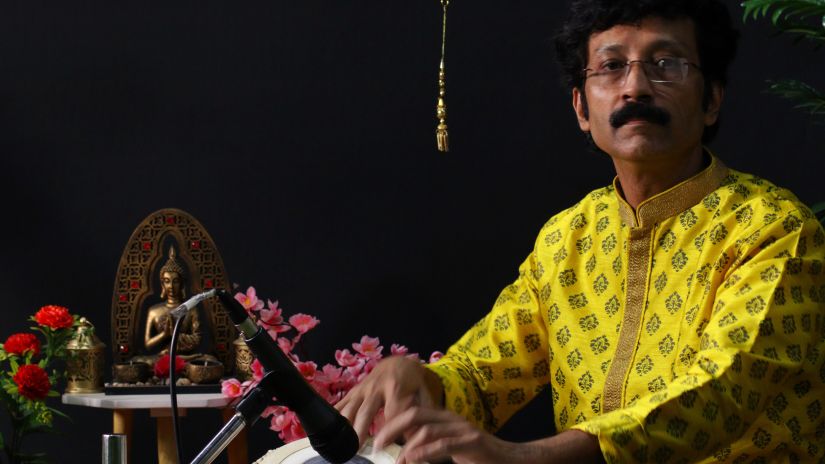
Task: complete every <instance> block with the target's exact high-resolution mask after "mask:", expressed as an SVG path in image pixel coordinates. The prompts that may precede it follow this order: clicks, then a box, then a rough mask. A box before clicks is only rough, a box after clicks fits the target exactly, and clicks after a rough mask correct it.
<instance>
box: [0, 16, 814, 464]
mask: <svg viewBox="0 0 825 464" xmlns="http://www.w3.org/2000/svg"><path fill="white" fill-rule="evenodd" d="M560 3H561V2H548V1H536V0H533V1H526V0H508V1H506V2H502V1H492V0H473V1H472V2H454V3H453V5H452V6H451V10H450V13H451V14H450V18H449V26H448V27H449V31H448V36H449V38H448V44H447V53H448V58H447V78H448V89H447V90H448V105H449V120H448V122H449V125H450V135H451V143H452V149H453V150H452V151H451V152H450V153H449V154H442V153H438V152H437V151H436V150H435V136H434V131H435V125H436V121H435V118H434V113H435V95H436V90H437V88H436V87H437V86H436V82H437V79H436V77H437V63H438V58H439V51H440V21H441V16H440V5H439V2H437V1H435V0H430V1H427V2H423V1H390V0H358V1H347V0H326V1H319V0H299V1H291V2H286V1H280V0H254V1H252V0H250V1H245V2H231V3H230V2H220V1H212V0H197V1H175V2H153V1H148V2H147V1H120V2H116V1H107V2H90V1H81V0H73V1H63V2H47V1H39V0H26V1H4V2H2V3H0V157H1V158H2V169H1V170H0V188H2V189H3V192H4V194H3V196H2V198H3V210H2V211H3V212H2V218H3V225H2V227H0V234H1V235H0V240H2V242H0V243H2V245H3V249H2V254H0V256H2V258H0V289H1V290H2V294H3V295H4V301H3V303H2V305H0V308H2V309H0V311H2V321H3V324H2V327H3V330H2V333H0V338H3V339H4V338H5V337H6V336H8V335H9V334H11V333H12V332H14V331H18V330H23V329H25V328H26V327H27V326H28V324H27V323H26V322H25V320H26V319H27V318H28V317H29V316H30V315H31V314H33V313H34V312H35V311H36V310H37V309H38V308H39V307H40V306H42V305H45V304H60V305H65V306H68V307H69V308H70V309H71V310H72V312H74V313H79V314H82V315H85V316H87V317H89V318H90V319H91V320H92V321H93V322H95V323H96V324H97V326H98V327H101V328H104V329H103V330H100V332H101V337H102V338H103V341H104V342H106V343H107V345H109V346H111V344H110V341H109V339H108V337H109V334H108V333H107V332H108V327H109V315H110V309H111V308H110V304H111V295H112V285H113V282H114V276H115V271H116V266H117V264H118V260H119V258H120V255H121V252H122V250H123V247H124V245H125V244H126V241H127V239H128V238H129V236H130V234H131V233H132V230H133V229H134V228H135V227H136V226H137V224H138V223H139V222H140V221H141V220H142V219H143V218H144V217H146V216H147V215H149V214H150V213H151V212H153V211H155V210H158V209H161V208H167V207H175V208H180V209H183V210H185V211H188V212H190V213H191V214H193V215H194V216H195V217H196V218H198V219H199V220H200V222H201V223H202V224H203V225H204V226H205V227H206V228H207V229H208V230H209V232H210V233H211V235H212V236H213V238H214V239H215V241H216V244H217V246H218V248H219V250H220V252H221V254H222V256H223V260H224V263H225V265H226V267H227V270H228V273H229V276H230V278H231V280H232V281H233V282H235V283H238V284H239V285H240V286H241V287H243V288H246V287H247V286H249V285H254V286H255V287H257V289H258V293H259V294H260V295H261V296H264V297H268V298H270V299H278V300H280V302H281V304H282V306H283V307H284V308H285V310H286V312H287V313H289V314H294V313H297V312H304V313H309V314H313V315H315V316H317V317H318V318H320V320H321V325H320V326H319V327H318V328H317V329H316V330H315V331H314V332H312V333H311V335H309V336H308V337H307V340H306V341H307V349H308V351H309V354H310V358H311V359H312V360H315V361H316V362H318V363H319V364H322V363H326V362H334V359H333V353H334V350H335V349H336V348H343V347H349V345H350V344H351V343H352V342H354V341H357V340H358V339H360V337H361V335H362V334H369V335H372V336H379V337H380V338H381V341H382V342H383V345H384V346H385V348H386V349H387V350H389V345H390V344H391V343H394V342H395V343H402V344H405V345H407V346H409V347H410V348H411V349H412V350H413V351H417V352H420V353H425V354H429V353H430V352H431V351H433V350H442V351H443V350H445V349H446V348H447V347H448V346H449V344H450V343H451V342H452V341H454V340H455V339H457V337H458V336H459V335H460V334H461V333H462V331H463V330H464V329H465V328H467V327H468V326H469V325H470V324H471V323H472V322H474V321H475V320H477V319H478V318H480V317H481V316H482V315H483V314H484V313H485V312H486V311H487V309H488V308H489V307H490V306H491V302H492V301H493V300H494V298H495V296H496V295H497V293H498V291H499V289H500V288H502V287H503V286H504V285H506V284H508V283H509V282H510V281H511V280H512V279H514V278H515V276H516V270H517V266H518V264H519V263H520V262H521V261H522V259H523V258H524V256H526V255H527V253H528V252H529V251H530V249H531V247H532V243H533V240H534V237H535V234H536V233H537V231H538V230H539V228H540V227H541V225H542V224H543V223H544V221H545V220H546V219H547V218H549V217H550V216H551V215H552V214H553V213H555V212H557V211H559V210H560V209H563V208H565V207H567V206H569V205H570V204H572V203H573V202H575V201H577V200H578V199H579V198H580V197H581V196H582V195H584V194H585V193H586V192H588V191H590V190H592V189H594V188H597V187H600V186H603V185H605V184H607V183H608V182H610V180H611V178H612V165H611V164H610V162H609V160H607V159H606V158H605V157H603V156H602V155H596V154H593V153H591V152H590V151H589V150H588V148H587V145H586V143H585V140H584V137H583V136H582V135H581V134H580V132H579V130H578V127H577V125H576V122H575V118H574V116H573V114H572V111H571V108H570V96H569V94H568V92H567V91H566V90H564V89H563V88H562V87H561V85H560V83H559V76H558V72H557V70H556V68H555V63H554V58H553V52H552V47H551V40H550V37H551V35H552V32H553V31H554V30H555V29H556V28H557V27H558V25H559V24H560V21H561V19H562V18H563V16H564V14H565V7H564V6H563V5H560ZM566 3H567V2H565V3H564V4H565V5H566ZM736 3H738V2H736ZM736 3H734V2H730V5H731V9H732V11H734V16H735V18H736V20H737V22H739V18H740V17H741V10H740V8H739V7H738V6H736ZM742 33H743V37H742V41H741V47H740V53H739V58H738V61H737V63H736V64H735V66H734V68H733V69H732V74H731V80H730V85H729V87H728V90H727V95H726V103H725V106H724V110H723V113H722V129H721V132H720V134H719V137H718V139H717V140H716V141H715V142H714V143H713V144H712V148H713V149H714V151H715V152H716V153H717V154H718V155H719V156H720V157H721V158H722V159H723V160H724V161H725V162H726V163H727V164H728V165H730V166H731V167H733V168H736V169H740V170H746V171H750V172H755V173H759V174H761V175H762V176H764V177H767V178H768V179H770V180H773V181H774V182H776V183H778V184H780V185H783V186H787V187H789V188H791V189H792V190H794V191H795V192H796V193H797V195H798V196H799V197H800V198H801V199H802V200H803V201H805V202H808V203H813V202H816V201H818V200H820V199H825V193H824V192H822V188H821V185H820V184H819V183H818V181H819V180H820V179H821V177H822V175H821V170H822V166H823V162H822V161H821V158H820V157H821V156H822V154H823V153H822V150H823V142H825V135H824V134H823V131H822V126H821V125H815V124H812V123H811V122H810V121H809V119H808V118H807V116H806V115H804V114H802V113H800V112H797V111H794V110H792V108H791V106H792V105H791V104H789V103H788V102H786V101H783V100H781V99H778V98H776V97H773V96H770V95H767V94H765V93H764V89H765V87H766V85H765V80H766V79H770V78H779V77H800V78H804V79H805V80H807V81H809V82H810V83H812V84H816V85H818V86H819V87H825V72H824V71H825V64H823V63H825V61H823V57H825V51H822V52H820V53H817V52H816V51H814V50H812V47H811V46H809V45H801V46H796V47H794V46H792V41H791V39H790V38H789V37H779V38H772V37H771V29H770V27H768V26H767V25H766V24H765V22H764V21H760V22H758V23H753V22H749V23H748V24H746V25H744V26H743V27H742ZM539 403H540V404H538V405H536V404H534V405H531V407H530V408H528V411H527V412H526V413H524V414H523V415H522V416H521V417H518V418H517V420H516V423H515V424H511V425H509V426H508V427H507V428H506V429H505V435H506V436H507V437H510V438H514V439H519V440H525V439H528V438H535V437H540V436H543V435H546V434H548V433H550V431H551V430H552V415H551V412H550V410H549V408H550V403H549V401H547V398H541V399H540V400H539ZM61 409H62V410H63V411H65V412H67V413H68V414H69V415H70V416H71V417H72V422H71V423H69V422H67V421H65V420H57V426H58V427H59V428H60V430H61V433H62V434H61V435H59V436H57V437H54V438H52V437H48V441H49V443H48V445H46V446H47V448H48V450H49V451H50V452H51V453H53V456H56V458H55V459H56V461H57V462H94V461H98V460H99V459H100V458H99V453H100V451H99V449H100V436H101V434H103V433H107V432H109V431H110V428H111V415H110V414H109V412H108V411H103V410H93V409H87V408H81V407H75V406H61ZM0 418H2V419H3V424H2V430H3V431H6V430H7V428H8V424H7V419H6V418H5V416H0ZM135 422H136V423H135V426H136V429H135V430H136V432H137V437H136V439H135V442H134V443H131V444H130V445H131V448H132V452H133V460H134V461H133V462H152V461H153V460H154V459H155V457H154V456H155V455H154V448H153V446H154V431H153V427H152V426H153V424H152V422H151V420H150V418H149V417H148V413H138V414H136V418H135ZM183 427H184V430H185V431H184V436H185V446H186V450H185V453H184V455H185V456H186V457H187V459H189V458H191V457H193V456H194V454H195V453H196V452H197V451H198V450H199V449H200V448H201V447H202V446H203V445H204V444H205V443H206V442H207V441H208V439H209V438H210V437H211V436H212V434H214V433H215V432H216V431H217V430H218V428H219V427H220V422H219V418H218V414H216V413H214V412H212V411H190V414H189V416H188V417H187V418H186V419H184V420H183ZM35 440H37V439H34V440H32V439H30V441H29V445H32V446H31V448H40V447H42V444H43V441H42V440H41V441H39V442H36V443H35ZM275 446H277V438H276V436H275V434H274V433H273V432H270V431H269V430H267V429H266V425H265V424H259V425H258V426H257V427H256V428H255V430H254V431H253V433H252V435H251V437H250V458H257V457H258V456H260V455H262V454H263V453H264V452H265V451H266V450H267V449H270V448H273V447H275Z"/></svg>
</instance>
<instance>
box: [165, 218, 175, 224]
mask: <svg viewBox="0 0 825 464" xmlns="http://www.w3.org/2000/svg"><path fill="white" fill-rule="evenodd" d="M166 223H167V224H174V223H175V216H166Z"/></svg>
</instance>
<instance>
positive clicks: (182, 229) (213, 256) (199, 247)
mask: <svg viewBox="0 0 825 464" xmlns="http://www.w3.org/2000/svg"><path fill="white" fill-rule="evenodd" d="M169 246H174V247H175V248H176V250H177V259H178V260H179V261H180V262H181V264H183V265H184V266H185V267H186V271H187V274H188V275H187V290H188V292H189V295H192V294H195V293H200V292H202V291H206V290H209V289H212V288H225V289H229V285H228V282H229V278H228V277H227V274H226V269H225V268H224V266H223V260H222V259H221V255H220V253H219V252H218V249H217V247H216V246H215V241H214V240H212V237H211V236H210V235H209V233H208V232H207V231H206V229H205V228H204V227H203V226H202V225H201V223H200V222H198V221H197V219H195V218H194V217H192V216H191V215H190V214H188V213H186V212H185V211H181V210H179V209H173V208H169V209H162V210H159V211H155V212H154V213H152V214H150V215H149V216H148V217H147V218H146V219H144V220H143V221H142V222H141V223H140V225H138V226H137V228H136V229H135V231H134V232H133V233H132V236H131V237H130V238H129V241H128V242H127V244H126V248H125V249H124V250H123V254H122V255H121V258H120V264H119V265H118V269H117V275H116V277H115V287H114V293H113V295H112V347H113V350H114V353H113V359H114V360H115V361H116V362H122V361H126V360H128V359H129V358H131V357H133V356H135V355H141V354H143V350H144V343H143V337H142V332H141V329H142V328H143V327H142V323H143V317H144V316H145V314H144V311H145V310H146V308H147V307H148V306H149V305H151V304H152V303H156V302H158V301H160V293H161V288H160V283H159V280H158V277H157V272H158V269H159V268H160V266H162V265H163V262H164V261H165V260H166V259H167V249H168V248H169ZM201 307H202V310H203V316H204V317H205V320H206V321H207V322H208V323H207V324H205V325H207V326H208V328H206V330H207V331H208V335H209V336H208V337H207V342H206V343H207V345H208V346H207V347H206V350H207V351H208V352H209V353H210V354H213V355H215V356H216V357H217V358H218V359H220V360H221V362H223V364H224V366H231V365H232V363H231V356H232V350H231V348H232V343H231V342H232V340H233V339H234V337H235V335H236V334H235V328H234V326H233V325H232V323H231V321H230V319H229V317H228V316H227V314H226V312H225V311H224V310H223V309H222V308H221V307H220V304H219V303H217V300H216V299H214V298H210V299H208V300H206V301H204V302H203V303H201Z"/></svg>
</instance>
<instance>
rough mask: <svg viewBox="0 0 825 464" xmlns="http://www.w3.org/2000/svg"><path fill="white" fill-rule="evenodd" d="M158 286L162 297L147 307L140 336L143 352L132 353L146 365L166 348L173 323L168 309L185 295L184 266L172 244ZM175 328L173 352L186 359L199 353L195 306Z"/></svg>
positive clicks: (199, 328)
mask: <svg viewBox="0 0 825 464" xmlns="http://www.w3.org/2000/svg"><path fill="white" fill-rule="evenodd" d="M160 286H161V293H160V297H161V298H162V299H163V300H164V301H162V302H160V303H158V304H155V305H153V306H151V307H149V309H148V310H147V311H146V330H145V333H144V339H143V341H144V348H145V350H146V351H145V352H146V355H145V356H136V357H135V359H134V360H139V361H143V362H147V363H149V364H150V365H153V364H154V362H155V361H156V360H157V358H159V357H160V356H162V355H164V354H167V353H168V352H169V345H170V343H171V342H172V330H173V328H174V326H175V321H174V319H173V317H172V316H171V315H170V314H169V313H170V311H172V310H173V309H175V308H177V307H178V306H180V305H181V303H183V301H184V300H185V299H186V296H187V295H186V293H187V292H186V270H185V269H184V267H183V266H181V264H180V262H179V261H178V259H177V256H176V252H175V247H174V246H170V247H169V255H168V259H167V260H166V263H165V264H164V265H163V267H161V268H160ZM178 332H179V333H178V343H177V347H176V351H177V355H178V356H181V357H182V358H184V359H187V360H191V359H194V358H199V357H201V355H200V354H199V353H196V351H197V349H198V347H199V345H200V343H201V338H202V332H201V325H200V319H199V317H198V311H197V309H193V310H192V311H189V312H188V313H187V314H186V316H185V317H184V318H183V322H182V323H181V327H180V329H179V331H178ZM210 358H211V356H210Z"/></svg>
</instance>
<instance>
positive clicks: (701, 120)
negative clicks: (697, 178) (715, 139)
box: [573, 17, 722, 162]
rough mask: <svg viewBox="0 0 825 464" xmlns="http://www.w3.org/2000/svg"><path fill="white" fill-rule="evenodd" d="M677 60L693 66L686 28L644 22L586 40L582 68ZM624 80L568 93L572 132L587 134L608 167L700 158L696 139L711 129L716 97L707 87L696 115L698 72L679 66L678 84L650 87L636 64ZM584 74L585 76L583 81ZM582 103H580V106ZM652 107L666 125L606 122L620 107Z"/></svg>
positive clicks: (690, 31) (692, 40) (700, 88)
mask: <svg viewBox="0 0 825 464" xmlns="http://www.w3.org/2000/svg"><path fill="white" fill-rule="evenodd" d="M669 57H675V58H684V59H686V60H687V61H689V62H690V63H695V64H697V65H699V66H701V63H700V62H699V52H698V50H697V49H696V36H695V31H694V25H693V22H692V21H691V20H689V19H679V20H667V19H662V18H657V17H649V18H645V19H644V20H642V21H641V22H640V23H639V25H632V24H631V25H618V26H614V27H612V28H610V29H608V30H606V31H603V32H599V33H595V34H593V35H591V36H590V41H589V43H588V60H587V68H589V69H600V67H601V66H603V65H604V64H605V63H608V62H611V60H612V61H613V62H620V63H625V62H627V61H630V60H642V61H652V62H655V61H657V60H660V59H662V58H669ZM629 67H630V69H629V74H628V75H627V78H626V79H622V80H619V81H618V82H614V83H608V82H607V80H605V79H600V78H586V79H585V81H584V85H583V92H584V95H582V91H580V90H579V89H574V90H573V107H574V109H575V111H576V116H577V117H578V120H579V127H581V129H582V130H583V131H589V132H590V133H591V135H592V137H593V140H594V141H595V143H596V145H597V146H598V147H599V148H601V149H602V150H604V151H605V152H607V153H608V154H609V155H610V156H611V158H613V160H614V162H616V161H620V160H622V161H628V162H641V161H644V162H657V161H667V160H668V159H674V157H675V158H681V159H685V158H686V157H689V156H692V155H696V154H699V153H701V146H702V145H701V143H702V132H703V131H704V128H705V126H706V125H711V124H713V123H714V122H716V119H717V117H718V111H719V104H720V103H721V100H722V90H721V87H719V86H718V85H714V87H713V89H712V92H711V96H710V99H709V102H708V105H707V107H706V108H703V105H702V99H703V95H704V90H705V89H704V79H703V76H702V72H701V71H700V70H699V69H697V68H696V67H694V66H690V65H687V67H688V69H687V74H686V76H685V78H684V80H682V81H681V82H669V83H654V82H651V80H650V78H651V77H652V76H648V75H647V74H646V73H645V70H644V68H643V67H642V65H641V63H631V64H630V65H629ZM588 74H590V73H588ZM584 97H586V102H585V99H584ZM633 103H641V104H645V105H647V106H653V107H655V108H658V109H660V110H663V111H664V113H662V114H667V115H668V116H669V117H668V118H666V119H668V121H667V122H663V120H659V121H655V122H654V121H653V120H651V119H649V118H645V117H642V116H636V117H630V118H629V119H628V118H624V120H623V118H619V119H618V120H616V119H615V118H614V121H613V124H611V115H614V114H616V113H617V111H619V110H621V109H622V108H624V107H625V106H626V105H628V104H633Z"/></svg>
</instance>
